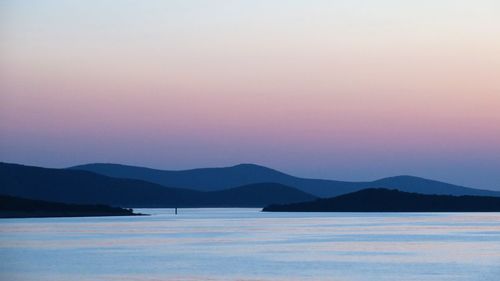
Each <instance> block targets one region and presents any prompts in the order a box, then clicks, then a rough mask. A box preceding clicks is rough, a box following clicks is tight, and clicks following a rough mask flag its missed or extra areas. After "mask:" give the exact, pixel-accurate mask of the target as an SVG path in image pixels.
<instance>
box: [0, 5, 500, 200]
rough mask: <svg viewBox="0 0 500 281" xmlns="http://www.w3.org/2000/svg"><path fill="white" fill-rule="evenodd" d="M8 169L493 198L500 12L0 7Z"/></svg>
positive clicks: (467, 8) (1, 112)
mask: <svg viewBox="0 0 500 281" xmlns="http://www.w3.org/2000/svg"><path fill="white" fill-rule="evenodd" d="M0 161H3V162H13V163H21V164H27V165H37V166H45V167H56V168H59V167H67V166H72V165H77V164H83V163H91V162H112V163H122V164H131V165H140V166H147V167H154V168H160V169H186V168H197V167H219V166H231V165H235V164H238V163H256V164H261V165H266V166H269V167H272V168H275V169H278V170H281V171H284V172H287V173H291V174H294V175H297V176H304V177H319V178H328V179H339V180H373V179H378V178H382V177H387V176H394V175H402V174H405V175H415V176H421V177H426V178H431V179H437V180H442V181H447V182H451V183H455V184H461V185H466V186H471V187H476V188H488V189H496V190H500V1H497V0H476V1H462V0H432V1H430V0H423V1H400V0H380V1H368V0H345V1H340V0H328V1H327V0H325V1H320V0H312V1H305V0H304V1H278V0H276V1H273V0H265V1H259V0H255V1H250V0H248V1H240V0H227V1H219V0H214V1H202V0H199V1H195V0H192V1H186V0H181V1H174V0H173V1H129V0H116V1H109V0H104V1H91V0H76V1H51V0H47V1H25V0H19V1H9V0H4V1H1V2H0Z"/></svg>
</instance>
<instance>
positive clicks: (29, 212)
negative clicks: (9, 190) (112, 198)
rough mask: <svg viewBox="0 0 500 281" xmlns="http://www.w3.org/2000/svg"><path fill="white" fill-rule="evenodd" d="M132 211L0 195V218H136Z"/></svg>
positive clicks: (104, 206)
mask: <svg viewBox="0 0 500 281" xmlns="http://www.w3.org/2000/svg"><path fill="white" fill-rule="evenodd" d="M138 215H141V214H136V213H134V212H133V210H132V209H124V208H118V207H110V206H106V205H80V204H65V203H56V202H48V201H41V200H31V199H24V198H19V197H13V196H7V195H0V218H43V217H100V216H138Z"/></svg>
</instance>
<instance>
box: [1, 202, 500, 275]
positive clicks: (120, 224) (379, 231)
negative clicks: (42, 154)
mask: <svg viewBox="0 0 500 281" xmlns="http://www.w3.org/2000/svg"><path fill="white" fill-rule="evenodd" d="M139 211H140V212H144V213H152V214H154V215H153V216H149V217H104V218H46V219H7V220H5V219H4V220H0V261H1V262H0V280H6V281H7V280H8V281H16V280H36V281H45V280H50V281H59V280H61V281H62V280H64V281H67V280H92V281H94V280H134V281H135V280H141V281H142V280H147V281H153V280H183V281H188V280H245V281H246V280H346V281H358V280H454V281H455V280H470V281H477V280H486V281H488V280H491V281H498V280H500V213H446V214H442V213H441V214H437V213H432V214H427V213H426V214H424V213H412V214H397V213H389V214H376V213H375V214H374V213H261V212H259V210H258V209H181V210H180V213H179V215H177V216H174V215H173V213H172V210H167V209H141V210H139Z"/></svg>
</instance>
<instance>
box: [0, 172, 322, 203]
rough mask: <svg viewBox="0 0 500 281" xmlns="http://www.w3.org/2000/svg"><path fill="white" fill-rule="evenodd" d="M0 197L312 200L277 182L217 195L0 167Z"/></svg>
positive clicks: (101, 200)
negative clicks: (1, 195)
mask: <svg viewBox="0 0 500 281" xmlns="http://www.w3.org/2000/svg"><path fill="white" fill-rule="evenodd" d="M0 194H3V195H10V196H17V197H21V198H27V199H36V200H46V201H55V202H64V203H74V204H106V205H112V206H120V207H263V206H266V205H269V204H272V203H290V202H300V201H307V200H311V199H314V198H316V197H315V196H313V195H310V194H307V193H305V192H303V191H300V190H297V189H295V188H292V187H288V186H284V185H282V184H278V183H258V184H251V185H243V186H237V187H232V188H229V189H225V190H219V191H211V192H204V191H197V190H192V189H184V188H173V187H166V186H163V185H159V184H156V183H151V182H147V181H143V180H136V179H122V178H113V177H108V176H104V175H100V174H96V173H93V172H88V171H81V170H72V169H49V168H40V167H33V166H24V165H18V164H7V163H0Z"/></svg>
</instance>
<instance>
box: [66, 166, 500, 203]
mask: <svg viewBox="0 0 500 281" xmlns="http://www.w3.org/2000/svg"><path fill="white" fill-rule="evenodd" d="M70 169H73V170H85V171H91V172H95V173H98V174H102V175H107V176H110V177H116V178H131V179H140V180H144V181H149V182H154V183H157V184H161V185H165V186H176V187H182V188H190V189H195V190H200V191H214V190H222V189H227V188H231V187H235V186H240V185H247V184H255V183H261V182H274V183H280V184H283V185H287V186H291V187H295V188H297V189H299V190H302V191H304V192H306V193H310V194H313V195H315V196H318V197H332V196H337V195H341V194H346V193H350V192H354V191H357V190H361V189H365V188H370V187H387V188H394V189H398V190H401V191H408V192H417V193H423V194H448V195H484V196H500V192H498V191H490V190H481V189H473V188H468V187H463V186H457V185H452V184H448V183H444V182H439V181H433V180H428V179H423V178H418V177H412V176H398V177H391V178H385V179H381V180H376V181H371V182H347V181H335V180H321V179H307V178H299V177H294V176H291V175H287V174H285V173H282V172H279V171H276V170H273V169H270V168H266V167H263V166H258V165H254V164H240V165H236V166H233V167H226V168H202V169H192V170H182V171H164V170H156V169H149V168H143V167H135V166H126V165H118V164H87V165H81V166H75V167H71V168H70Z"/></svg>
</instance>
